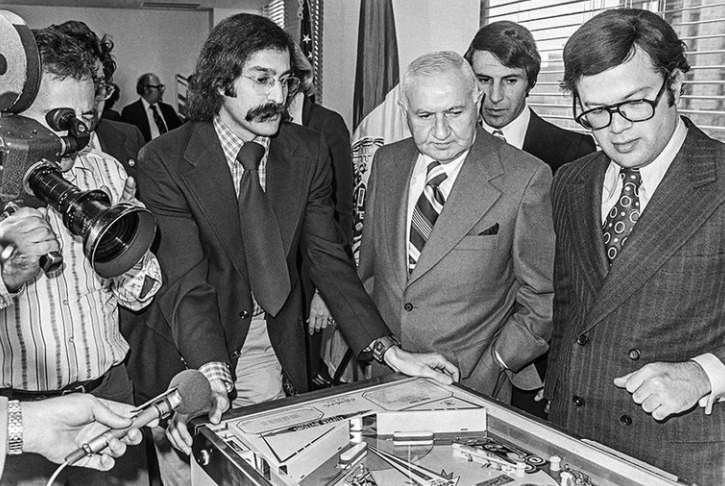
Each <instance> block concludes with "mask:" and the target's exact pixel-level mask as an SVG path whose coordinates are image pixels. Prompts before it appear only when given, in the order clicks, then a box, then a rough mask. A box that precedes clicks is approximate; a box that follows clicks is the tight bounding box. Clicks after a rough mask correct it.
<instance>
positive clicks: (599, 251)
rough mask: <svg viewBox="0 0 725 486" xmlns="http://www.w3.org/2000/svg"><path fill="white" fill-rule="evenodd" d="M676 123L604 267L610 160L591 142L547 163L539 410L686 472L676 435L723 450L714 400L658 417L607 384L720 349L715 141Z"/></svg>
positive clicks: (722, 239) (722, 322)
mask: <svg viewBox="0 0 725 486" xmlns="http://www.w3.org/2000/svg"><path fill="white" fill-rule="evenodd" d="M685 122H686V124H687V126H688V129H689V131H688V135H687V137H686V139H685V143H684V145H683V147H682V149H681V150H680V152H679V153H678V154H677V156H676V157H675V159H674V161H673V162H672V165H671V166H670V168H669V170H668V171H667V174H666V175H665V177H664V179H663V180H662V182H661V183H660V185H659V187H658V188H657V190H656V191H655V193H654V195H653V197H652V198H651V199H650V201H649V204H648V205H647V208H646V209H645V211H644V212H643V213H642V215H641V217H640V219H639V221H638V222H637V225H636V226H635V227H634V230H633V232H632V234H631V235H630V237H629V239H628V240H627V247H626V249H625V251H624V252H622V253H621V254H620V255H619V256H618V257H617V259H616V260H615V261H614V263H613V264H612V266H611V267H609V266H608V263H607V259H606V256H605V252H604V244H603V241H602V233H601V200H602V183H603V179H604V173H605V171H606V168H607V165H608V164H609V158H608V157H607V156H606V155H605V154H604V153H602V152H597V153H595V154H592V155H589V156H587V157H585V158H582V159H579V160H578V161H577V162H576V163H573V164H567V165H565V166H563V167H562V168H561V169H559V171H558V172H557V174H556V177H555V178H554V184H553V188H552V200H553V207H554V227H555V230H556V234H557V243H556V260H555V266H554V286H555V298H554V334H553V337H552V343H551V350H550V353H549V355H550V357H549V371H548V375H547V389H546V393H547V397H548V398H550V399H551V400H552V402H551V412H550V415H549V418H550V419H551V420H552V421H554V422H556V423H558V424H560V425H562V426H564V427H565V428H566V429H567V430H568V431H570V432H574V433H577V434H580V435H582V436H585V437H588V438H591V439H594V440H597V441H599V442H602V443H604V444H606V445H608V446H611V447H613V448H615V449H618V450H621V451H624V452H625V453H628V454H630V455H633V456H635V457H638V458H640V459H643V460H645V461H647V462H650V463H652V464H654V465H657V466H659V467H661V468H663V469H666V470H670V471H673V472H675V473H678V474H680V475H682V476H685V477H686V478H693V479H694V478H696V474H697V472H696V471H695V472H693V471H692V470H691V469H692V468H689V463H692V462H695V461H694V459H693V457H691V456H690V455H689V454H688V453H685V452H683V451H684V449H683V445H684V444H687V443H694V442H699V443H701V442H708V443H710V444H711V446H712V447H710V446H707V445H705V444H699V446H700V449H702V451H704V452H705V451H713V450H716V448H720V449H722V442H723V440H725V413H724V412H725V410H723V406H722V405H718V406H716V407H715V410H714V411H713V413H712V415H711V416H706V415H705V414H704V413H703V410H702V409H700V408H697V409H693V410H691V411H689V412H686V413H683V414H681V415H680V416H677V417H670V418H669V419H668V420H665V421H664V422H657V421H655V420H654V419H653V418H652V417H651V416H649V415H647V414H646V413H645V412H644V411H643V410H642V409H641V407H640V406H639V405H637V404H636V403H634V401H633V400H632V397H631V395H630V394H629V393H628V392H627V391H626V390H622V389H619V388H617V387H615V386H614V384H613V380H614V378H615V377H619V376H623V375H625V374H627V373H630V372H632V371H636V370H638V369H639V368H641V367H642V366H644V365H645V364H647V363H650V362H656V361H665V362H681V361H687V360H688V359H690V358H692V357H694V356H697V355H699V354H702V353H707V352H710V353H714V354H715V355H716V356H717V357H718V358H720V359H721V360H723V359H725V145H724V144H722V143H719V142H717V141H715V140H713V139H711V138H709V137H707V136H706V135H705V134H704V133H703V132H702V131H700V130H699V129H698V128H697V127H695V126H694V125H692V123H691V122H689V120H687V119H685ZM608 267H609V268H608ZM718 442H719V443H720V444H719V445H718V444H717V443H718ZM684 463H688V464H684ZM719 463H720V466H712V467H722V463H723V459H722V457H720V458H719Z"/></svg>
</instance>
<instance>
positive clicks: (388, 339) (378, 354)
mask: <svg viewBox="0 0 725 486" xmlns="http://www.w3.org/2000/svg"><path fill="white" fill-rule="evenodd" d="M392 347H398V348H399V347H400V341H399V340H398V338H396V337H395V335H393V334H389V335H387V336H382V337H379V338H378V339H376V340H375V342H374V343H373V358H374V359H375V360H376V361H377V362H378V363H381V364H385V359H384V356H385V353H386V352H387V351H388V349H390V348H392Z"/></svg>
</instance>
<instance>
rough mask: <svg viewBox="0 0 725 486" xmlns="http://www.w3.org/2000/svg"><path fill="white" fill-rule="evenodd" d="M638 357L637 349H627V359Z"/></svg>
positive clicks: (634, 359)
mask: <svg viewBox="0 0 725 486" xmlns="http://www.w3.org/2000/svg"><path fill="white" fill-rule="evenodd" d="M639 357H640V352H639V349H637V348H632V349H630V350H629V359H631V360H632V361H637V360H638V359H639Z"/></svg>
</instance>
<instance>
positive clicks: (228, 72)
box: [129, 14, 458, 486]
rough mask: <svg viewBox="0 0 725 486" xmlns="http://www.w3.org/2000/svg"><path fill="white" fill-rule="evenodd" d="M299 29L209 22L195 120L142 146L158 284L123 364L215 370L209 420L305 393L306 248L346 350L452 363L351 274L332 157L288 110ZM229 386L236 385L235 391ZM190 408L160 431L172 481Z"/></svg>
mask: <svg viewBox="0 0 725 486" xmlns="http://www.w3.org/2000/svg"><path fill="white" fill-rule="evenodd" d="M293 51H294V42H293V41H292V39H291V38H290V36H289V34H287V33H286V32H285V31H284V30H283V29H281V28H280V27H279V26H277V25H276V24H275V23H274V22H272V21H271V20H269V19H266V18H264V17H260V16H257V15H250V14H238V15H234V16H232V17H229V18H227V19H225V20H223V21H222V22H220V23H219V24H217V26H216V27H215V28H214V29H213V31H212V32H211V34H210V35H209V37H208V39H207V40H206V42H205V43H204V46H203V47H202V51H201V54H200V56H199V60H198V61H197V64H196V69H195V71H194V73H193V74H192V76H191V83H190V85H189V97H188V105H187V107H188V113H189V117H190V121H189V122H187V123H186V124H184V126H182V127H181V128H179V129H178V130H174V131H173V132H170V133H168V134H166V135H164V136H161V137H159V138H157V139H155V140H153V141H151V142H150V143H149V144H147V145H146V146H145V147H144V148H143V149H142V151H141V156H140V159H141V161H140V163H139V189H140V193H141V199H142V200H143V201H144V202H145V203H146V204H147V207H148V208H149V209H150V210H151V211H152V212H153V213H154V216H156V220H157V222H158V228H159V231H158V234H159V240H158V251H157V256H158V258H159V261H160V262H161V265H162V268H164V270H165V274H164V277H165V285H164V286H163V288H162V289H161V291H160V294H161V295H159V298H157V299H155V301H154V304H152V307H151V308H150V309H149V312H148V313H147V315H146V316H145V325H144V326H137V327H136V328H135V329H134V332H133V334H134V335H133V336H132V337H131V342H132V343H133V344H132V346H133V349H134V353H133V356H132V357H131V358H130V362H129V366H130V367H131V369H132V376H133V379H134V384H135V385H136V391H137V394H138V395H139V397H138V398H139V399H141V400H147V399H148V398H151V397H154V396H156V395H158V394H159V393H160V392H162V391H163V390H165V389H166V387H167V384H168V383H169V381H170V380H171V378H172V377H173V376H174V375H175V374H176V373H178V372H179V371H181V370H183V369H184V368H185V367H189V368H195V369H199V370H200V371H201V372H202V373H204V374H205V375H206V376H207V377H208V378H209V381H210V382H211V385H212V390H213V392H214V398H215V399H214V405H213V407H212V409H211V411H210V412H209V418H210V420H211V421H212V422H213V423H219V421H220V419H221V414H222V413H223V412H224V411H225V410H226V409H227V408H228V407H229V406H230V398H231V399H232V400H233V405H234V406H235V407H239V406H247V405H251V404H254V403H260V402H265V401H269V400H274V399H278V398H282V397H284V396H285V395H289V394H294V393H295V392H296V391H305V390H306V389H307V387H308V381H307V358H306V354H307V353H306V349H305V326H304V321H303V300H302V299H303V296H302V285H301V283H300V273H299V272H300V270H299V265H300V262H303V264H306V265H307V266H308V268H309V272H310V278H311V280H312V282H313V283H314V285H315V286H316V287H317V288H318V289H319V291H320V293H321V294H322V297H323V298H324V299H325V302H327V304H328V306H329V308H330V311H331V313H332V316H333V317H334V318H335V320H336V321H337V322H338V324H339V326H340V328H341V330H342V332H343V333H344V334H345V337H346V338H347V340H348V342H349V343H350V346H351V348H352V349H353V350H354V351H355V352H356V353H357V354H358V355H359V356H361V357H363V356H364V357H368V358H369V359H370V358H375V359H377V360H379V361H381V362H384V363H386V364H388V365H389V366H390V367H391V368H392V369H394V370H396V371H401V372H404V373H407V374H410V375H421V376H428V377H431V378H434V379H437V380H439V381H441V382H444V383H451V381H452V380H453V379H457V378H458V370H457V369H456V367H455V366H453V365H452V364H451V363H449V362H448V361H447V360H445V359H444V358H443V357H442V356H441V355H439V354H436V353H421V354H414V353H409V352H407V351H404V350H403V349H401V348H400V347H398V346H397V345H396V339H395V337H394V336H391V331H390V329H389V328H388V327H387V325H386V324H385V322H383V319H382V318H381V316H380V314H379V313H378V311H377V309H376V308H375V305H374V303H373V301H372V300H371V299H370V297H368V295H367V293H366V292H365V289H364V288H363V285H362V283H361V282H360V279H359V278H358V277H357V273H356V269H355V264H354V262H353V260H352V256H351V255H350V254H349V253H348V252H347V251H346V248H345V245H344V242H343V239H342V237H341V230H340V229H339V228H338V227H337V224H336V223H335V219H334V207H333V204H332V199H331V197H330V195H331V193H332V164H331V162H330V155H329V149H328V146H327V144H326V142H325V140H324V138H323V137H322V135H321V134H320V133H319V132H315V131H313V130H310V129H307V128H305V127H301V126H298V125H294V124H290V123H286V122H284V120H285V119H286V118H287V116H288V113H287V104H288V102H289V100H290V99H291V97H293V96H294V95H295V90H296V89H297V88H298V86H299V81H298V80H297V78H296V77H294V76H293V73H295V72H297V69H296V65H295V60H294V59H293V58H292V59H291V58H290V57H291V56H290V53H292V52H293ZM231 392H233V395H232V396H231V397H230V396H228V393H231ZM185 419H186V417H178V416H177V417H175V418H174V420H172V421H171V423H170V424H169V427H168V429H167V431H166V439H168V440H164V434H163V432H162V431H159V430H158V429H156V431H155V439H156V444H157V446H158V447H159V450H160V451H161V453H160V455H159V457H160V464H161V471H162V473H161V474H162V479H163V482H164V484H165V485H166V486H172V485H174V484H188V482H187V481H188V475H189V468H188V466H187V467H182V466H179V465H176V464H174V461H178V457H177V456H175V455H174V454H175V451H173V450H169V448H168V444H169V442H171V443H172V444H173V445H174V446H176V447H177V448H179V449H180V450H181V451H182V452H184V453H185V454H189V453H190V452H191V436H190V434H189V432H188V430H187V429H186V425H185Z"/></svg>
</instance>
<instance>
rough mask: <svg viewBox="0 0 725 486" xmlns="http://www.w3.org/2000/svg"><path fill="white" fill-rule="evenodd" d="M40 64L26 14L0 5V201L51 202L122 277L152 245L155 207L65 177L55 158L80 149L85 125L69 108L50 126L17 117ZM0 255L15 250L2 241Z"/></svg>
mask: <svg viewBox="0 0 725 486" xmlns="http://www.w3.org/2000/svg"><path fill="white" fill-rule="evenodd" d="M40 77H41V66H40V55H39V53H38V49H37V46H36V44H35V40H34V38H33V34H32V32H31V31H30V29H29V28H28V26H27V25H26V24H25V22H24V21H23V19H21V18H20V17H19V16H17V15H15V14H13V13H12V12H8V11H3V10H0V200H1V201H2V203H3V205H4V206H5V207H6V208H7V207H13V206H14V205H19V206H30V207H40V206H44V205H49V206H51V207H52V208H53V209H55V210H56V211H57V212H58V213H59V214H60V215H61V216H62V220H63V224H64V226H65V227H66V228H68V230H69V231H70V232H71V233H72V234H73V235H76V236H79V237H81V238H82V240H83V252H84V254H85V256H86V258H88V260H89V261H90V263H91V265H92V267H93V269H94V270H95V272H96V273H97V274H98V275H100V276H101V277H104V278H112V277H116V276H118V275H121V274H123V273H125V272H126V271H128V270H129V269H130V268H131V267H133V265H135V264H136V263H137V262H138V261H139V260H140V259H141V258H142V257H143V255H144V254H145V253H146V252H147V251H148V249H149V248H150V247H151V244H152V243H153V239H154V235H155V232H156V222H155V220H154V217H153V215H152V214H151V212H150V211H148V210H147V209H145V208H142V207H138V206H135V205H133V204H131V203H128V202H119V203H117V204H114V205H112V204H111V200H110V197H109V196H108V195H107V194H106V193H105V192H104V191H101V190H91V191H82V190H80V189H79V188H78V187H76V186H75V185H73V184H71V183H70V182H68V181H67V180H65V179H64V178H63V176H62V172H61V170H60V167H59V165H58V163H59V162H60V160H61V158H63V157H66V156H69V155H71V154H74V153H75V152H78V151H79V150H81V149H83V148H84V147H85V146H86V145H87V144H88V141H89V140H90V133H89V131H88V127H86V125H85V124H84V123H83V122H82V121H81V120H79V119H78V118H76V115H75V112H74V111H73V110H72V109H70V108H59V109H55V110H52V111H51V112H50V113H48V114H47V116H46V122H47V123H48V126H49V127H51V128H52V129H53V130H57V131H67V133H68V134H67V135H66V136H59V135H57V134H56V133H55V132H53V131H51V130H48V129H47V128H46V127H44V126H43V125H42V124H40V123H38V122H37V121H35V120H32V119H30V118H27V117H24V116H21V115H18V113H22V112H23V111H24V110H26V109H27V108H28V107H29V106H30V105H31V104H32V103H33V100H34V99H35V97H36V95H37V93H38V89H39V87H40ZM4 246H5V248H4V249H3V250H4V251H1V252H0V259H7V258H8V257H9V256H10V255H11V254H12V252H11V250H12V247H11V245H4ZM40 264H41V267H43V270H44V271H45V272H46V273H47V272H52V271H54V270H55V269H57V268H59V267H60V266H61V265H62V256H61V255H60V254H55V253H54V254H49V255H44V256H43V258H41V261H40Z"/></svg>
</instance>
